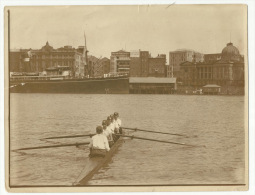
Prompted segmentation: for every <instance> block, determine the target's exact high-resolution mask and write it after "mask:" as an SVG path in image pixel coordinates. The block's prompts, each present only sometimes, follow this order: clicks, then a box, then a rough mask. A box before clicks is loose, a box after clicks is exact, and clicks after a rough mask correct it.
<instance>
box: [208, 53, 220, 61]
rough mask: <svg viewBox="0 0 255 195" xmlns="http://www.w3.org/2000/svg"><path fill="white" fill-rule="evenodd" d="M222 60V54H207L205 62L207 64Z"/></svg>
mask: <svg viewBox="0 0 255 195" xmlns="http://www.w3.org/2000/svg"><path fill="white" fill-rule="evenodd" d="M220 59H221V53H213V54H205V55H204V61H205V62H215V61H218V60H220Z"/></svg>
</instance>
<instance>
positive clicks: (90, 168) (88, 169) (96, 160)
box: [74, 136, 123, 186]
mask: <svg viewBox="0 0 255 195" xmlns="http://www.w3.org/2000/svg"><path fill="white" fill-rule="evenodd" d="M122 142H123V138H122V136H121V137H120V138H119V139H118V140H117V141H116V142H115V143H114V145H113V146H112V147H111V149H110V151H109V152H107V154H106V155H105V157H92V158H88V159H86V162H85V167H84V169H83V172H82V174H81V176H80V177H79V178H78V179H77V180H78V181H79V182H78V183H74V185H77V186H83V185H86V184H87V183H88V181H89V180H90V179H91V178H92V177H93V176H94V175H95V174H96V173H97V172H98V171H99V170H100V169H101V168H102V167H103V166H104V165H105V164H106V163H108V162H109V161H110V160H111V159H112V156H113V155H114V154H115V152H116V151H117V149H118V147H119V146H120V145H121V144H122Z"/></svg>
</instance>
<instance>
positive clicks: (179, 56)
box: [169, 49, 204, 78]
mask: <svg viewBox="0 0 255 195" xmlns="http://www.w3.org/2000/svg"><path fill="white" fill-rule="evenodd" d="M186 61H187V62H203V61H204V54H202V53H199V52H195V51H193V50H187V49H180V50H176V51H172V52H169V65H170V66H171V68H170V70H171V71H172V72H171V73H170V74H171V75H173V76H175V77H177V78H178V77H179V73H180V64H181V63H183V62H186Z"/></svg>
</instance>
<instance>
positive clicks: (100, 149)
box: [89, 126, 110, 157]
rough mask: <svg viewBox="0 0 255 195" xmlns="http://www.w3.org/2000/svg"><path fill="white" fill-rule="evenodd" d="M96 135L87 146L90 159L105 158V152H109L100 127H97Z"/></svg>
mask: <svg viewBox="0 0 255 195" xmlns="http://www.w3.org/2000/svg"><path fill="white" fill-rule="evenodd" d="M96 133H97V134H96V135H94V136H93V137H92V139H91V141H90V144H89V149H90V155H89V156H90V157H95V156H105V155H106V152H107V151H109V150H110V147H109V143H108V140H107V138H106V136H105V135H103V128H102V127H101V126H97V128H96Z"/></svg>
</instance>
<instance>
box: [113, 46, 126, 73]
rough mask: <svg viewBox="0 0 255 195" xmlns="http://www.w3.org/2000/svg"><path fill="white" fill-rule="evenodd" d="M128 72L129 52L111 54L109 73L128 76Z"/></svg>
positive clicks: (121, 51) (122, 51)
mask: <svg viewBox="0 0 255 195" xmlns="http://www.w3.org/2000/svg"><path fill="white" fill-rule="evenodd" d="M129 71H130V52H127V51H124V50H119V51H117V52H112V53H111V62H110V73H111V74H116V73H118V74H128V75H129Z"/></svg>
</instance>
